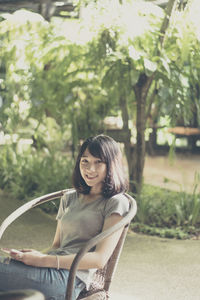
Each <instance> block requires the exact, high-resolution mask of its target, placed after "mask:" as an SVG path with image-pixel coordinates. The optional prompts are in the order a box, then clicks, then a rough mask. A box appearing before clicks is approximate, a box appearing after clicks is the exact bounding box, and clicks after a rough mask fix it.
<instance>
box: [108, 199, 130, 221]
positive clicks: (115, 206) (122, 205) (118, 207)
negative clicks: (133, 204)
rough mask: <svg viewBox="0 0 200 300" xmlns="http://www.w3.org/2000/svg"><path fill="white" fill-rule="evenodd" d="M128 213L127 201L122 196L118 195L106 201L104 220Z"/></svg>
mask: <svg viewBox="0 0 200 300" xmlns="http://www.w3.org/2000/svg"><path fill="white" fill-rule="evenodd" d="M128 211H129V200H128V198H127V197H126V196H125V195H123V194H118V195H115V196H113V197H111V198H110V199H108V200H107V203H106V207H105V215H104V217H105V218H108V217H109V216H110V215H112V214H114V213H115V214H119V215H120V216H124V215H126V213H128Z"/></svg>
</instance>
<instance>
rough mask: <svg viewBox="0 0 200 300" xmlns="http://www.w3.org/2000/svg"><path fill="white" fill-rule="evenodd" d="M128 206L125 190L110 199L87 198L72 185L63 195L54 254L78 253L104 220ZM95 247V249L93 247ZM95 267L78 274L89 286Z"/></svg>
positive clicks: (123, 213) (124, 212) (96, 232)
mask: <svg viewBox="0 0 200 300" xmlns="http://www.w3.org/2000/svg"><path fill="white" fill-rule="evenodd" d="M128 210H129V201H128V199H127V197H126V196H125V195H123V194H117V195H115V196H113V197H111V198H109V199H105V198H104V197H103V196H101V197H99V198H98V199H96V200H94V201H90V202H84V201H83V200H82V197H80V195H78V193H77V192H76V191H75V190H74V189H71V190H69V191H68V192H67V193H65V194H64V196H62V197H61V201H60V206H59V210H58V214H57V217H56V219H57V220H60V224H61V228H60V229H61V230H60V247H59V248H58V249H56V250H53V251H50V252H49V253H51V254H58V255H67V254H74V253H77V252H78V251H79V250H80V248H82V247H83V246H84V245H85V244H86V243H87V242H88V241H89V240H90V239H91V238H92V237H94V236H96V235H97V234H99V233H100V232H101V231H102V228H103V225H104V221H105V219H106V218H108V217H109V216H110V215H111V214H113V213H117V214H119V215H121V216H124V215H125V214H126V213H127V212H128ZM91 251H92V250H91ZM94 272H95V269H90V270H78V271H77V276H78V277H79V278H80V279H81V280H82V281H83V282H84V283H85V284H86V286H87V287H88V286H89V284H90V281H91V276H92V274H93V273H94Z"/></svg>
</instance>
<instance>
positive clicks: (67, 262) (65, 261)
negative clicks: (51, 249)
mask: <svg viewBox="0 0 200 300" xmlns="http://www.w3.org/2000/svg"><path fill="white" fill-rule="evenodd" d="M75 256H76V254H69V255H58V256H55V255H45V256H43V257H42V258H41V264H42V266H44V267H49V268H60V269H70V267H71V265H72V262H73V260H74V258H75ZM102 267H103V263H102V259H101V257H100V255H99V254H98V253H97V252H88V253H86V254H85V255H84V256H83V257H82V259H81V260H80V263H79V266H78V269H79V270H84V269H93V268H97V269H99V268H102Z"/></svg>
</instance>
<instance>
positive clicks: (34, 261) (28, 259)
mask: <svg viewBox="0 0 200 300" xmlns="http://www.w3.org/2000/svg"><path fill="white" fill-rule="evenodd" d="M10 256H11V257H12V258H13V259H15V260H18V261H21V262H23V263H24V264H26V265H30V266H34V267H42V258H43V257H44V256H46V255H45V254H43V253H41V252H39V251H37V250H33V249H21V250H20V251H19V252H17V253H16V252H14V251H13V252H12V251H11V252H10Z"/></svg>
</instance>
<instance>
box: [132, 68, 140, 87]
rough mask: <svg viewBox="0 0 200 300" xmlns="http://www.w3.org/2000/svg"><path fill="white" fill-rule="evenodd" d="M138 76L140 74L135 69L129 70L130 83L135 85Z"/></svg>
mask: <svg viewBox="0 0 200 300" xmlns="http://www.w3.org/2000/svg"><path fill="white" fill-rule="evenodd" d="M139 76H140V72H138V71H136V70H131V71H130V78H131V85H135V84H136V83H137V82H138V79H139Z"/></svg>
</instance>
